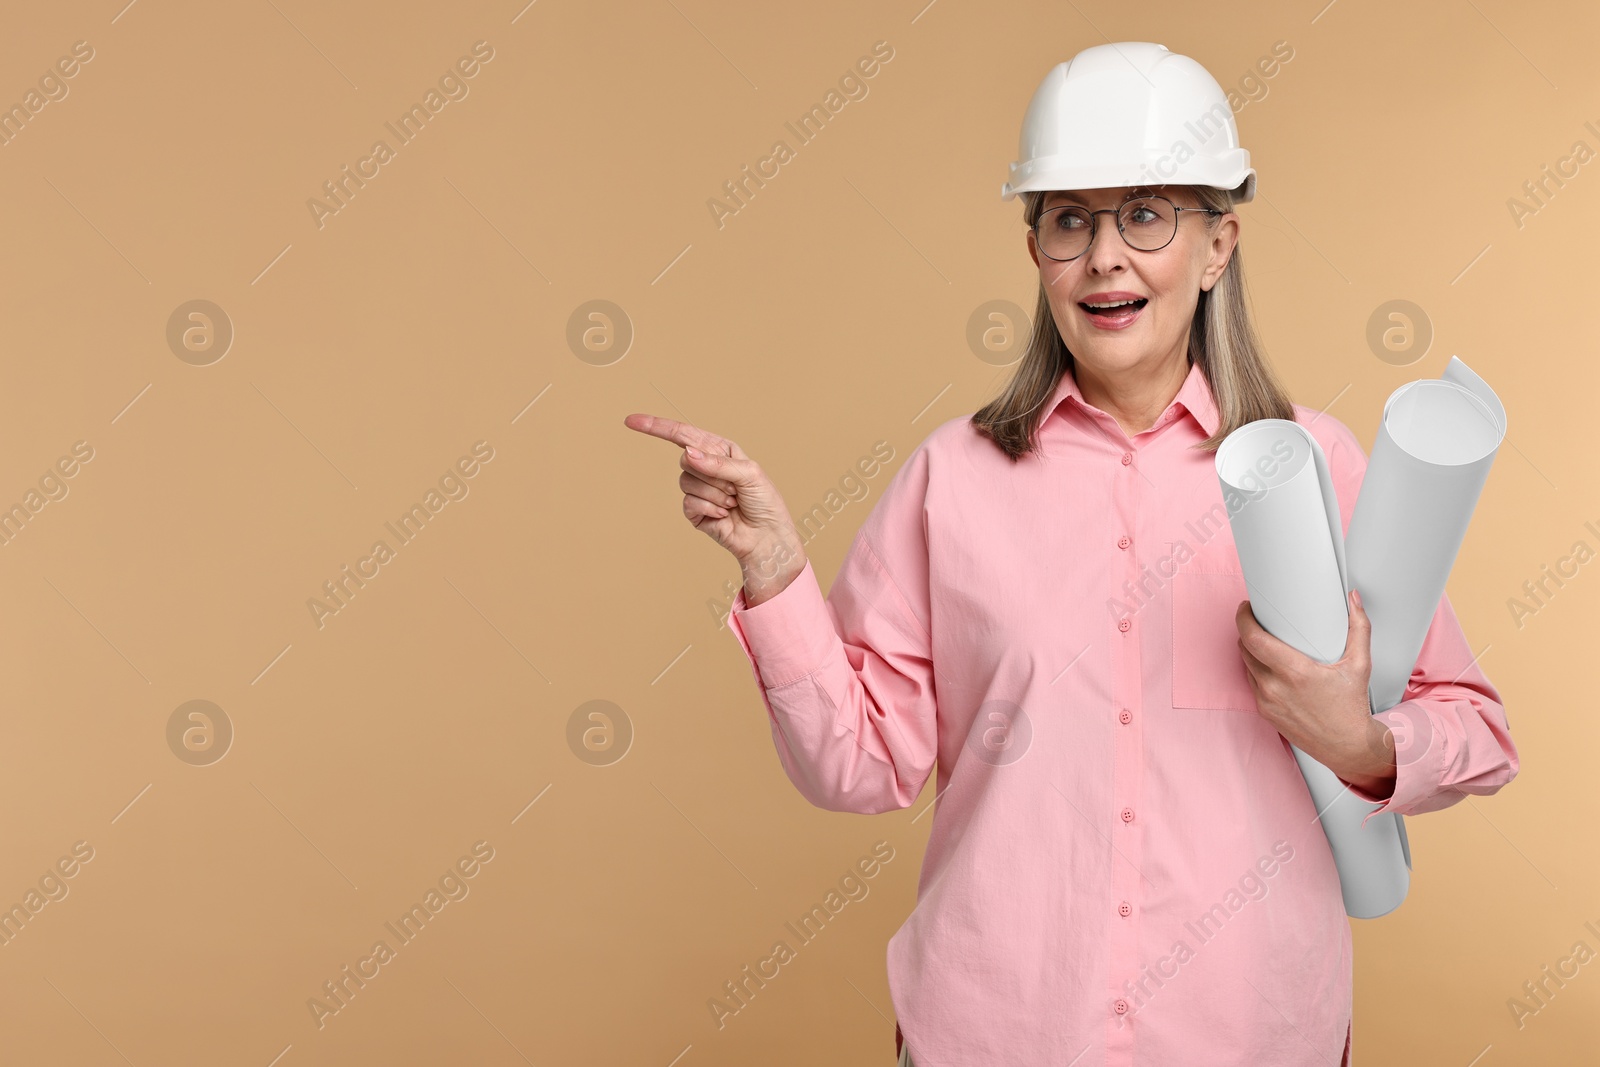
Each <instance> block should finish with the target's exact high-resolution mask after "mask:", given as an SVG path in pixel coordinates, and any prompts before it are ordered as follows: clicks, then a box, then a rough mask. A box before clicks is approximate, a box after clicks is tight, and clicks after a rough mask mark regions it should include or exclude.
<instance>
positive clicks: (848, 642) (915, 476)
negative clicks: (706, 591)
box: [728, 447, 938, 814]
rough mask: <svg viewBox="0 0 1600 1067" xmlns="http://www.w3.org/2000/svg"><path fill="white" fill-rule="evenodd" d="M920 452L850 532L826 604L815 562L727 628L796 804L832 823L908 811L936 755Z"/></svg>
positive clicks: (743, 604) (738, 605) (744, 605)
mask: <svg viewBox="0 0 1600 1067" xmlns="http://www.w3.org/2000/svg"><path fill="white" fill-rule="evenodd" d="M927 478H928V457H927V453H926V451H925V449H923V448H920V447H919V448H918V449H917V450H916V451H914V452H913V453H912V455H911V456H910V457H909V458H908V459H907V460H906V463H905V465H904V466H903V467H901V469H900V470H899V471H898V472H897V473H896V474H895V476H894V477H893V478H892V479H891V480H890V482H889V484H888V485H886V486H885V487H884V492H883V496H882V497H880V498H879V500H878V503H877V505H876V506H875V507H874V508H873V510H872V512H871V514H870V515H869V516H868V518H867V520H866V522H865V523H864V524H863V525H862V527H861V529H860V530H858V531H857V533H856V536H855V539H854V541H853V542H852V544H851V546H850V550H849V552H848V553H847V554H846V556H845V560H844V562H843V564H841V566H840V569H839V573H838V575H837V576H836V577H835V578H834V582H833V587H832V591H831V592H830V593H829V595H828V597H827V599H826V600H824V599H823V595H822V589H821V586H820V585H819V583H818V581H817V576H816V573H815V571H813V569H812V565H811V561H810V560H809V559H808V560H807V562H806V565H805V569H804V570H803V571H801V572H800V574H798V575H797V576H796V577H795V578H794V579H793V580H792V581H791V582H790V583H789V585H788V586H786V587H785V588H784V589H783V591H782V592H780V593H778V594H777V595H776V596H773V597H772V598H770V599H768V600H764V601H762V602H761V603H759V604H757V605H755V606H754V607H750V606H749V605H748V602H747V600H746V598H745V592H744V590H743V589H742V588H741V589H740V590H739V592H738V593H737V595H736V596H735V597H734V600H733V606H732V609H731V610H730V612H729V615H728V624H729V627H730V629H732V630H733V634H734V636H735V638H737V640H738V642H739V646H740V647H741V648H742V649H743V650H744V653H745V655H746V657H747V658H748V659H749V661H750V666H751V673H752V674H753V675H754V677H755V680H756V685H757V686H758V687H759V689H760V691H761V698H762V702H763V703H764V704H765V705H766V709H767V716H768V719H769V721H770V723H771V727H772V739H773V743H774V745H775V746H776V747H777V751H778V759H779V761H780V762H781V763H782V765H783V769H784V771H785V773H786V774H788V776H789V779H790V781H792V782H793V783H794V784H795V786H796V788H798V789H799V791H800V793H801V795H802V796H804V797H805V798H806V799H807V800H809V801H810V802H811V803H812V804H815V805H816V806H818V807H820V808H825V809H827V810H829V811H847V812H856V813H859V814H872V813H876V812H883V811H891V810H894V809H897V808H906V807H909V806H910V805H911V804H912V803H913V802H914V801H915V800H916V798H917V796H918V795H919V794H920V793H921V792H922V787H923V785H924V784H925V783H926V782H927V779H928V775H929V772H930V771H931V770H932V767H933V763H934V759H935V755H936V753H937V750H938V748H937V745H938V740H937V739H938V717H937V712H936V706H935V699H934V698H935V694H934V671H933V660H932V652H931V639H930V636H929V596H928V549H927V532H926V525H925V521H924V510H923V505H924V502H925V500H926V490H927Z"/></svg>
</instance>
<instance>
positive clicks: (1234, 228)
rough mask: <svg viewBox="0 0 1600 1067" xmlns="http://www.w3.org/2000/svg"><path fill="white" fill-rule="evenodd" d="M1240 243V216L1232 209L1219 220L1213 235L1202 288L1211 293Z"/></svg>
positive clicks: (1202, 279) (1201, 281) (1201, 283)
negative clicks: (1235, 247)
mask: <svg viewBox="0 0 1600 1067" xmlns="http://www.w3.org/2000/svg"><path fill="white" fill-rule="evenodd" d="M1238 243H1239V216H1238V215H1236V214H1234V213H1233V212H1231V211H1230V212H1228V213H1227V214H1226V215H1224V216H1222V218H1220V219H1218V220H1217V229H1216V232H1215V233H1213V234H1212V235H1211V246H1210V250H1209V259H1208V260H1207V262H1206V269H1205V274H1204V275H1203V276H1202V277H1201V279H1200V288H1201V289H1203V290H1204V291H1206V292H1208V293H1209V292H1210V291H1211V287H1212V286H1213V285H1216V284H1217V279H1218V278H1220V277H1222V272H1223V271H1224V270H1226V269H1227V267H1228V260H1229V259H1231V258H1233V249H1234V246H1235V245H1237V244H1238Z"/></svg>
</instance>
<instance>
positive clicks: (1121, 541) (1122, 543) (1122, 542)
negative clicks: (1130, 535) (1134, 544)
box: [1117, 537, 1128, 548]
mask: <svg viewBox="0 0 1600 1067" xmlns="http://www.w3.org/2000/svg"><path fill="white" fill-rule="evenodd" d="M1117 547H1118V548H1127V547H1128V539H1127V538H1126V537H1119V538H1117Z"/></svg>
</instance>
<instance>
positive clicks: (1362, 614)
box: [1345, 589, 1372, 665]
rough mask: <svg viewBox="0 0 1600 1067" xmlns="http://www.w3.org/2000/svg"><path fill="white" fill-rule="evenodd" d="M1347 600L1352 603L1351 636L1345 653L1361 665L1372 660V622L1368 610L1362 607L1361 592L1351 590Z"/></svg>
mask: <svg viewBox="0 0 1600 1067" xmlns="http://www.w3.org/2000/svg"><path fill="white" fill-rule="evenodd" d="M1347 599H1348V600H1349V603H1350V636H1349V640H1348V641H1347V642H1346V645H1345V651H1346V653H1347V654H1348V655H1350V656H1352V657H1353V658H1354V660H1355V662H1356V663H1357V664H1358V665H1359V664H1362V663H1366V662H1369V661H1370V659H1371V655H1372V620H1371V619H1370V618H1369V617H1368V616H1367V610H1366V608H1364V607H1362V605H1361V592H1360V591H1359V590H1357V589H1351V590H1350V595H1349V597H1348V598H1347Z"/></svg>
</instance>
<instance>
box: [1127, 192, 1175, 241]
mask: <svg viewBox="0 0 1600 1067" xmlns="http://www.w3.org/2000/svg"><path fill="white" fill-rule="evenodd" d="M1117 218H1118V219H1119V221H1121V223H1122V236H1123V237H1124V238H1125V239H1126V240H1127V242H1128V244H1129V246H1130V247H1133V248H1138V249H1141V250H1143V251H1146V252H1152V251H1154V250H1156V249H1157V248H1160V247H1162V246H1163V245H1165V244H1166V243H1167V242H1168V241H1171V240H1172V235H1173V233H1174V232H1176V230H1177V227H1178V213H1177V212H1176V211H1174V210H1173V209H1172V204H1170V203H1169V202H1167V201H1166V200H1163V199H1161V198H1160V197H1154V196H1151V197H1142V198H1140V199H1138V200H1130V201H1128V202H1127V203H1126V204H1123V205H1122V210H1121V211H1120V212H1119V213H1118V215H1117Z"/></svg>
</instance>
